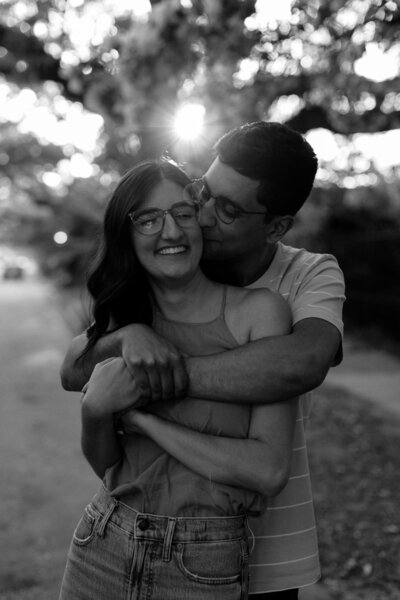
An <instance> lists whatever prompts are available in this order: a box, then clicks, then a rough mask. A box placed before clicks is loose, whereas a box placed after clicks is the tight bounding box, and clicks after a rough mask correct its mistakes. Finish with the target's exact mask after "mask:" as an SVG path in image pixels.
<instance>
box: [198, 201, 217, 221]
mask: <svg viewBox="0 0 400 600" xmlns="http://www.w3.org/2000/svg"><path fill="white" fill-rule="evenodd" d="M216 221H217V217H216V214H215V200H214V198H210V200H207V202H205V203H204V204H203V206H202V207H201V209H200V212H199V224H200V227H214V225H215V223H216Z"/></svg>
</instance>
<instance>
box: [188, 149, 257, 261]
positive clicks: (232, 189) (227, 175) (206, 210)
mask: <svg viewBox="0 0 400 600" xmlns="http://www.w3.org/2000/svg"><path fill="white" fill-rule="evenodd" d="M203 181H204V182H205V184H206V186H207V188H208V192H209V195H210V196H211V197H210V199H209V200H208V201H207V202H206V203H205V204H204V206H203V207H202V209H201V211H200V225H201V227H202V229H203V241H204V250H203V259H204V260H221V261H225V260H227V261H229V260H232V261H233V260H235V259H238V260H240V259H244V260H247V259H251V258H252V257H254V258H255V259H257V258H260V256H261V255H263V254H264V252H265V246H266V243H267V242H266V238H267V230H268V224H267V223H266V222H265V213H266V208H265V207H264V206H262V205H261V204H259V202H258V201H257V190H258V185H259V184H258V182H257V181H254V179H250V178H248V177H245V176H244V175H241V174H240V173H238V172H237V171H235V170H234V169H232V167H229V166H228V165H225V164H224V163H222V162H221V161H220V160H219V159H218V158H216V159H215V160H214V162H213V163H212V165H211V166H210V168H209V169H208V171H207V172H206V173H205V175H204V177H203ZM218 199H220V201H222V199H225V200H226V201H230V203H232V204H233V205H234V207H235V206H236V207H237V208H238V212H237V216H236V218H235V219H234V220H233V221H232V222H231V223H224V222H223V220H221V217H220V216H219V214H218V212H217V211H216V206H215V205H216V202H217V203H218ZM229 206H230V205H229ZM234 207H233V208H234ZM240 209H242V210H243V211H250V212H251V213H253V212H254V213H257V214H247V213H244V212H243V213H241V212H240Z"/></svg>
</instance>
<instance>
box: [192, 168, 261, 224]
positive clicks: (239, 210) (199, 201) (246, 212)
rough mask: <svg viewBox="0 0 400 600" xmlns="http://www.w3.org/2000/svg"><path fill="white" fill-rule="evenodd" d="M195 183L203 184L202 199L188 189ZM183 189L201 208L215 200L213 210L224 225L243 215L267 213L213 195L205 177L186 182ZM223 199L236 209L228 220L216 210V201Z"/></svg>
mask: <svg viewBox="0 0 400 600" xmlns="http://www.w3.org/2000/svg"><path fill="white" fill-rule="evenodd" d="M196 183H201V184H202V186H203V189H205V190H206V192H207V198H205V199H203V198H199V197H198V196H197V194H196V197H193V195H194V194H193V193H191V190H190V191H189V190H188V188H190V186H193V184H196ZM185 190H188V193H189V194H190V196H191V198H192V202H194V203H195V204H198V206H199V207H200V209H201V208H203V206H204V205H205V204H206V203H207V202H209V200H211V199H214V200H215V212H216V213H217V216H218V218H219V219H220V220H221V221H222V222H223V223H225V225H231V224H232V223H234V221H236V219H240V217H241V216H243V215H267V214H268V212H269V211H268V210H265V211H262V212H261V211H255V210H245V209H244V208H241V207H240V206H238V205H237V204H236V202H233V200H231V199H230V198H225V197H223V196H217V197H215V196H213V195H212V194H211V190H210V188H209V187H208V183H207V180H206V179H205V177H200V178H199V179H193V180H192V181H191V182H190V183H188V185H187V186H186V187H185ZM221 200H222V201H225V202H229V203H230V204H231V205H232V206H233V207H234V208H235V210H236V211H237V214H236V215H235V216H233V217H232V218H231V219H230V220H229V221H226V220H224V219H223V218H222V217H221V213H220V212H219V210H218V202H221Z"/></svg>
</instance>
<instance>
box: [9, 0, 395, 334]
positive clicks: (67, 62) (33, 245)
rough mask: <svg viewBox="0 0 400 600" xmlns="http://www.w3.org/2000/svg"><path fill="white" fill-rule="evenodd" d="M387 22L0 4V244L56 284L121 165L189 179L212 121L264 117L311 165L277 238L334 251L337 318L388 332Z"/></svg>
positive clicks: (177, 7) (391, 33)
mask: <svg viewBox="0 0 400 600" xmlns="http://www.w3.org/2000/svg"><path fill="white" fill-rule="evenodd" d="M399 26H400V18H399V2H398V1H396V2H395V1H394V0H387V1H384V0H363V1H360V0H347V1H344V0H313V1H311V2H310V1H308V0H307V1H302V0H296V1H294V0H279V2H273V1H272V0H258V1H254V0H225V1H222V0H158V1H157V0H154V1H152V2H150V1H149V0H134V1H132V0H103V1H100V0H90V1H86V2H84V1H83V0H40V1H38V2H37V1H30V0H20V1H16V0H13V1H7V0H1V1H0V106H1V110H0V169H1V176H0V215H1V229H0V242H1V243H2V244H3V245H4V246H9V245H11V244H13V245H14V244H19V245H20V246H25V247H27V248H29V251H30V253H31V254H33V255H34V257H35V259H36V260H37V263H38V265H39V269H40V272H41V273H43V274H45V275H46V277H49V278H51V279H52V280H53V281H54V282H55V283H56V284H57V285H58V286H61V287H62V288H66V289H69V292H72V291H73V290H74V288H80V287H81V286H82V283H83V281H84V277H85V271H86V267H87V263H88V259H89V257H90V256H91V251H92V248H93V240H94V239H95V235H96V232H97V228H98V225H99V222H100V221H101V218H102V214H103V209H104V205H105V203H106V201H107V199H108V198H109V196H110V193H111V191H112V189H113V187H114V185H115V183H116V181H117V179H118V178H119V176H120V175H121V174H122V173H123V172H125V171H126V170H127V169H128V168H129V167H130V166H132V165H133V164H134V163H135V162H137V161H138V160H141V159H143V158H145V157H150V156H157V155H159V154H161V153H163V152H165V151H168V152H169V153H170V155H171V156H172V157H173V158H175V159H176V160H178V161H182V162H183V163H184V165H185V167H186V170H187V171H188V173H189V174H191V175H197V176H198V175H200V174H202V172H203V171H204V169H205V168H207V166H208V165H209V164H210V161H211V156H212V154H211V148H212V145H213V143H214V142H215V141H216V139H217V138H218V137H219V136H220V135H221V134H223V133H224V132H225V131H227V130H228V129H230V128H231V127H234V126H237V125H239V124H243V123H245V122H248V121H252V120H257V119H264V120H276V121H280V122H283V123H286V124H287V125H289V126H290V127H293V128H294V129H296V130H298V131H300V132H301V133H302V134H304V135H305V136H306V137H307V139H308V140H309V142H310V143H311V144H312V146H313V147H314V149H315V151H316V153H317V155H318V156H319V159H320V168H319V171H318V176H317V184H316V188H315V190H314V192H313V195H312V197H311V199H310V200H309V201H308V202H307V205H306V206H305V207H304V209H303V210H302V212H301V214H300V215H299V218H298V223H297V227H296V229H295V230H294V231H293V232H292V233H291V236H290V238H288V240H287V241H288V242H289V241H290V242H293V243H295V244H301V245H305V246H307V247H308V248H309V249H311V250H315V251H330V252H332V253H333V254H335V255H336V256H337V258H338V260H339V262H340V264H341V266H342V268H343V270H344V271H345V273H346V280H347V295H348V302H347V304H346V306H345V316H346V322H347V326H348V327H350V326H358V327H361V328H362V331H363V332H364V333H365V332H366V330H368V331H370V330H375V333H377V332H379V331H384V332H385V336H390V337H394V338H395V339H397V338H398V337H399V336H400V311H396V310H395V308H396V307H397V306H398V301H399V297H400V279H399V277H398V273H399V268H400V246H399V221H400V199H399V192H400V183H399V179H398V174H399V169H400V78H399V65H400V41H399V40H400V29H399ZM0 256H1V263H0V264H1V268H2V269H3V277H12V276H14V277H15V276H18V275H17V271H18V269H20V271H21V275H22V272H24V271H25V270H26V267H25V265H27V262H26V260H25V259H24V258H20V259H18V260H17V261H13V260H12V259H11V258H10V257H9V255H8V254H7V251H6V250H2V252H1V255H0ZM27 268H29V267H27ZM12 269H14V274H13V270H12ZM78 328H79V327H78Z"/></svg>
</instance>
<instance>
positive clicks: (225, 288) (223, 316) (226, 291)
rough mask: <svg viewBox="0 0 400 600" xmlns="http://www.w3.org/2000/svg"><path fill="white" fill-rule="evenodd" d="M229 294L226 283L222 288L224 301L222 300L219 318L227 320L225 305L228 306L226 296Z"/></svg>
mask: <svg viewBox="0 0 400 600" xmlns="http://www.w3.org/2000/svg"><path fill="white" fill-rule="evenodd" d="M227 295H228V286H227V285H226V284H225V285H224V287H223V290H222V302H221V310H220V311H219V318H220V319H222V320H223V321H225V306H226V297H227Z"/></svg>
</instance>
